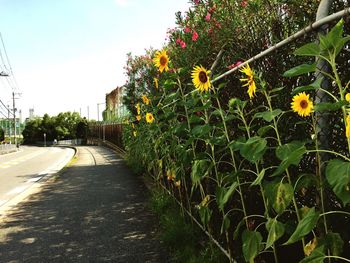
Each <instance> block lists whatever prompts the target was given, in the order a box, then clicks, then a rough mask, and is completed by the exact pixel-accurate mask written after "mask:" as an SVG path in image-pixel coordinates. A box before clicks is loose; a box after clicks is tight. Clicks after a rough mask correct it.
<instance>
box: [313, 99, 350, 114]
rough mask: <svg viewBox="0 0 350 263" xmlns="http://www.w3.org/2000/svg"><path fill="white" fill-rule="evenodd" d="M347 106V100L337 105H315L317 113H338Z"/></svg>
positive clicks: (336, 103) (326, 103)
mask: <svg viewBox="0 0 350 263" xmlns="http://www.w3.org/2000/svg"><path fill="white" fill-rule="evenodd" d="M347 104H348V102H347V101H346V100H341V101H338V102H335V103H330V102H321V103H317V104H316V105H315V111H336V110H339V109H341V107H343V106H345V105H347Z"/></svg>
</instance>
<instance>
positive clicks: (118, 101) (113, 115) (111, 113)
mask: <svg viewBox="0 0 350 263" xmlns="http://www.w3.org/2000/svg"><path fill="white" fill-rule="evenodd" d="M123 95H124V94H123V87H117V88H115V89H114V90H112V91H111V92H110V93H108V94H106V109H105V110H104V111H103V120H104V121H117V120H119V119H120V118H122V117H124V116H125V115H126V114H127V110H126V106H125V105H124V104H123Z"/></svg>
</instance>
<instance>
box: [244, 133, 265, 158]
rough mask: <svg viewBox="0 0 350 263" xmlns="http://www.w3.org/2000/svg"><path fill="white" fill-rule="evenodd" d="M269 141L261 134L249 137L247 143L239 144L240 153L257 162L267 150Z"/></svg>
mask: <svg viewBox="0 0 350 263" xmlns="http://www.w3.org/2000/svg"><path fill="white" fill-rule="evenodd" d="M266 144H267V141H266V140H265V139H264V138H261V137H259V136H255V137H251V138H249V139H248V140H247V141H246V142H245V143H241V144H239V145H238V147H239V150H240V154H241V155H242V156H243V157H244V158H245V159H247V160H248V161H250V162H251V163H255V162H257V161H258V160H260V159H261V158H262V157H263V155H264V153H265V151H266V148H267V147H266Z"/></svg>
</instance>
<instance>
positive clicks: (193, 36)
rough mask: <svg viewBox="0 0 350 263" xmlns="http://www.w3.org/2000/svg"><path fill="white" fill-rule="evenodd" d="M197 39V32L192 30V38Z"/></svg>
mask: <svg viewBox="0 0 350 263" xmlns="http://www.w3.org/2000/svg"><path fill="white" fill-rule="evenodd" d="M197 39H198V33H197V32H196V31H193V34H192V40H193V41H197Z"/></svg>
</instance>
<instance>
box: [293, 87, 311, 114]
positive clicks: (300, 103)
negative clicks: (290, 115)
mask: <svg viewBox="0 0 350 263" xmlns="http://www.w3.org/2000/svg"><path fill="white" fill-rule="evenodd" d="M291 106H292V110H293V111H294V112H296V113H298V114H299V115H300V116H301V117H306V116H309V115H310V114H311V112H312V110H313V108H314V104H313V103H312V101H311V100H310V99H309V94H306V93H305V92H301V93H298V94H297V95H295V96H294V97H293V102H292V103H291Z"/></svg>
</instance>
